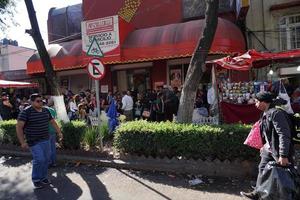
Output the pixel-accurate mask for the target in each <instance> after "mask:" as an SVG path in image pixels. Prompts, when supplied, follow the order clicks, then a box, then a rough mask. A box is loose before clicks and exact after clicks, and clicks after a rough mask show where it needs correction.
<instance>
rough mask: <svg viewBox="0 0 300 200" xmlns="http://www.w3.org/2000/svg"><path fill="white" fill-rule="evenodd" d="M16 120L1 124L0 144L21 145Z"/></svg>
mask: <svg viewBox="0 0 300 200" xmlns="http://www.w3.org/2000/svg"><path fill="white" fill-rule="evenodd" d="M16 124H17V121H16V120H8V121H1V122H0V143H3V144H19V141H18V137H17V131H16Z"/></svg>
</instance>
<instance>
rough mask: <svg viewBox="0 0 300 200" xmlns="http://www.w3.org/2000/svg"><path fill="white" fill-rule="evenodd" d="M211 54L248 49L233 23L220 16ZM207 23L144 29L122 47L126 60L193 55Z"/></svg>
mask: <svg viewBox="0 0 300 200" xmlns="http://www.w3.org/2000/svg"><path fill="white" fill-rule="evenodd" d="M218 20H219V21H218V27H217V30H216V34H215V38H214V41H213V44H212V47H211V49H210V52H209V53H210V54H236V53H241V52H245V50H246V45H245V39H244V36H243V34H242V32H241V31H240V29H239V28H238V27H237V26H236V25H234V24H233V23H232V22H230V21H228V20H225V19H222V18H219V19H218ZM204 26H205V21H204V20H194V21H189V22H185V23H179V24H170V25H165V26H160V27H152V28H146V29H140V30H136V31H134V32H132V33H131V34H129V36H128V38H127V39H126V41H125V43H124V44H123V46H122V61H123V62H140V61H148V60H149V61H150V60H158V59H169V58H179V57H189V56H192V54H193V53H194V50H195V48H196V45H197V42H198V40H199V38H200V37H201V35H202V32H203V29H204Z"/></svg>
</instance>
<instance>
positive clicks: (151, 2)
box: [83, 0, 182, 29]
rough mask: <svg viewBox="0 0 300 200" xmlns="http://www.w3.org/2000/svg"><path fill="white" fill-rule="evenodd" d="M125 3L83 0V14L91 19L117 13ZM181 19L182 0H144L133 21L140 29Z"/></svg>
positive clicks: (119, 0)
mask: <svg viewBox="0 0 300 200" xmlns="http://www.w3.org/2000/svg"><path fill="white" fill-rule="evenodd" d="M124 5H125V1H124V0H113V3H112V1H107V0H83V16H84V19H85V20H90V19H97V18H102V17H107V16H112V15H117V14H118V11H119V10H120V8H122V7H123V6H124ZM166 12H168V14H166ZM162 16H163V17H162ZM181 21H182V6H181V0H172V1H170V0H143V1H142V3H141V5H140V7H139V9H138V11H137V13H136V15H135V16H134V17H133V19H132V21H131V23H132V24H133V25H134V27H135V28H137V29H140V28H146V27H152V26H162V25H166V24H171V23H179V22H181Z"/></svg>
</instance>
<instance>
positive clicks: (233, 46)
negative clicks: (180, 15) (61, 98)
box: [27, 18, 246, 74]
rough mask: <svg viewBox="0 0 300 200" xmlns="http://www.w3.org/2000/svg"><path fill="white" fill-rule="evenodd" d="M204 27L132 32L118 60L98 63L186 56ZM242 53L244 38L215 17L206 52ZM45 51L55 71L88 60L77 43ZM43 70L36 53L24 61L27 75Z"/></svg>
mask: <svg viewBox="0 0 300 200" xmlns="http://www.w3.org/2000/svg"><path fill="white" fill-rule="evenodd" d="M204 26H205V21H204V20H194V21H189V22H185V23H178V24H170V25H165V26H159V27H151V28H146V29H139V30H135V31H133V32H132V33H130V34H129V35H128V37H127V38H126V40H125V42H124V43H123V44H121V57H120V56H116V57H107V58H106V57H104V58H102V61H103V63H104V64H120V63H134V62H144V61H153V60H162V59H171V58H181V57H190V56H192V55H193V53H194V50H195V48H196V45H197V42H198V40H199V38H200V37H201V35H202V32H203V29H204ZM120 31H122V30H120ZM245 50H246V44H245V38H244V36H243V34H242V32H241V31H240V29H239V28H238V27H237V26H236V25H235V24H233V23H232V22H230V21H228V20H225V19H222V18H219V19H218V27H217V30H216V34H215V38H214V41H213V44H212V47H211V49H210V51H209V53H210V54H226V55H228V54H231V55H232V54H237V53H242V52H245ZM48 52H49V54H50V56H51V60H52V62H53V65H54V69H55V70H56V71H59V70H68V69H74V68H82V67H84V65H86V64H87V63H88V61H89V59H90V58H89V57H88V56H86V55H83V54H82V44H81V40H74V41H70V42H65V43H61V44H59V45H54V46H51V48H50V49H49V50H48ZM43 71H44V70H43V67H42V63H41V61H40V59H39V56H38V54H35V55H33V56H32V57H31V58H30V59H29V61H28V62H27V73H28V74H34V73H41V72H43Z"/></svg>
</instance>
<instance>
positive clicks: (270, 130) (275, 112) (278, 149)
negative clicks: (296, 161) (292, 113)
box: [260, 106, 294, 159]
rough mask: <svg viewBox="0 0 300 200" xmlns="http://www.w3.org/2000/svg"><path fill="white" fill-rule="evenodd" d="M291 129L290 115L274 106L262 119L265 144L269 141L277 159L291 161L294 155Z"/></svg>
mask: <svg viewBox="0 0 300 200" xmlns="http://www.w3.org/2000/svg"><path fill="white" fill-rule="evenodd" d="M290 127H291V121H290V119H289V116H288V114H287V113H286V112H285V111H283V110H281V109H279V108H275V107H274V106H272V107H271V108H270V109H269V110H268V111H267V112H266V113H264V115H263V116H262V118H261V126H260V129H261V135H262V139H263V143H264V144H265V143H267V141H269V144H270V151H271V153H272V155H273V156H274V157H275V158H276V159H278V158H279V157H283V158H289V159H291V158H292V156H293V154H294V147H293V144H292V138H291V137H292V136H291V129H290ZM264 133H265V134H264ZM265 135H266V136H267V138H266V137H265Z"/></svg>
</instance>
